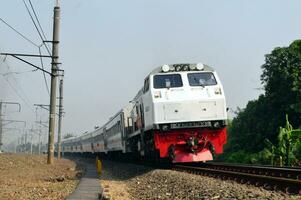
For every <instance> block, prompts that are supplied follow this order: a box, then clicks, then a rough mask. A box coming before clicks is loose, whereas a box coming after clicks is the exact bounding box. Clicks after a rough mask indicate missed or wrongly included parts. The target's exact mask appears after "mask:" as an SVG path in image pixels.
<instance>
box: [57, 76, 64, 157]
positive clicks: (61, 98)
mask: <svg viewBox="0 0 301 200" xmlns="http://www.w3.org/2000/svg"><path fill="white" fill-rule="evenodd" d="M63 84H64V81H63V77H62V78H61V80H60V90H59V122H58V123H59V124H58V139H57V158H58V159H60V158H61V151H62V135H61V132H62V118H63Z"/></svg>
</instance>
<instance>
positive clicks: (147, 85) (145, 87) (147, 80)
mask: <svg viewBox="0 0 301 200" xmlns="http://www.w3.org/2000/svg"><path fill="white" fill-rule="evenodd" d="M148 90H149V78H148V77H147V78H146V79H145V80H144V88H143V93H146V92H147V91H148Z"/></svg>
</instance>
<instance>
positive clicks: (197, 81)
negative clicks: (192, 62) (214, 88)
mask: <svg viewBox="0 0 301 200" xmlns="http://www.w3.org/2000/svg"><path fill="white" fill-rule="evenodd" d="M188 81H189V85H190V86H208V85H216V84H217V83H216V80H215V77H214V75H213V73H209V72H205V73H204V72H202V73H189V74H188Z"/></svg>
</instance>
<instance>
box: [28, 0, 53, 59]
mask: <svg viewBox="0 0 301 200" xmlns="http://www.w3.org/2000/svg"><path fill="white" fill-rule="evenodd" d="M22 1H23V3H24V6H25V8H26V10H27V12H28V14H29V16H30V19H31V21H32V23H33V25H34V27H35V28H36V30H37V32H38V34H39V36H40V38H41V40H42V42H43V41H44V38H43V36H42V34H41V32H40V30H39V28H38V26H37V24H36V22H35V20H34V18H33V16H32V14H31V12H30V10H29V8H28V6H27V4H26V2H25V0H22ZM45 47H46V49H47V51H48V53H49V55H51V53H50V51H49V49H48V47H47V46H45Z"/></svg>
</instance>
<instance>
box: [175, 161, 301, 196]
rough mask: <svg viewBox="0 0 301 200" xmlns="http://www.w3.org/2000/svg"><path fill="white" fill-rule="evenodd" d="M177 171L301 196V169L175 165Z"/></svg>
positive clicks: (228, 165)
mask: <svg viewBox="0 0 301 200" xmlns="http://www.w3.org/2000/svg"><path fill="white" fill-rule="evenodd" d="M170 167H171V169H173V170H177V171H185V172H188V173H193V174H200V175H207V176H211V177H216V178H221V179H223V180H226V179H229V180H235V181H237V182H239V183H246V184H253V185H256V186H263V187H264V188H265V189H270V190H281V191H284V192H286V193H294V194H301V168H289V167H272V166H258V165H231V164H226V163H213V162H210V163H202V164H200V163H198V164H195V163H194V164H175V165H171V166H170Z"/></svg>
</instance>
